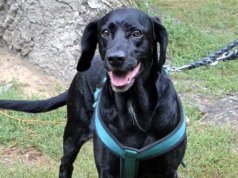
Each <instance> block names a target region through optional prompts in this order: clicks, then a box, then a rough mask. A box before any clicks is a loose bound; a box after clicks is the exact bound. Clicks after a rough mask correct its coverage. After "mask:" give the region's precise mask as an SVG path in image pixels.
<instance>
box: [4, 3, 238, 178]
mask: <svg viewBox="0 0 238 178" xmlns="http://www.w3.org/2000/svg"><path fill="white" fill-rule="evenodd" d="M139 7H140V8H141V9H143V10H144V11H146V12H148V13H150V14H151V15H160V16H161V15H162V21H163V22H164V25H165V27H166V28H167V30H168V33H169V48H168V49H169V52H168V55H169V58H170V59H171V61H170V62H171V64H172V65H174V66H181V65H184V64H187V63H189V62H193V61H196V60H198V59H200V58H202V57H205V56H207V55H208V54H210V53H211V52H213V51H216V50H218V49H220V48H221V47H222V46H224V45H226V44H227V43H229V42H231V41H233V40H235V39H236V38H237V35H238V21H237V20H236V19H237V16H238V11H237V9H238V3H237V2H236V0H226V1H225V0H219V1H217V0H204V1H198V0H186V1H185V0H166V1H164V0H149V1H141V0H140V3H139ZM158 9H159V11H158ZM171 77H172V78H173V81H174V83H175V86H176V88H177V91H178V92H179V93H182V94H186V95H188V97H186V98H185V99H184V101H183V103H184V105H185V110H186V115H187V117H188V118H189V119H190V120H191V122H190V125H189V127H188V149H187V153H186V157H185V162H186V164H187V168H185V169H184V168H180V169H179V174H180V176H181V177H189V178H193V177H194V178H195V177H206V178H215V177H216V178H218V177H222V178H223V177H224V178H235V177H237V175H238V170H237V167H238V150H237V145H238V138H237V137H236V135H238V129H237V128H236V127H231V126H230V125H224V126H216V125H213V126H207V125H206V124H204V123H202V122H201V121H200V119H201V118H202V113H201V112H200V111H199V108H198V104H196V102H195V101H194V99H193V97H192V96H193V95H194V94H196V95H198V94H199V95H203V96H205V97H209V98H214V99H217V98H219V97H223V96H226V95H227V94H231V93H236V94H237V93H238V85H237V78H238V62H237V60H236V61H231V62H221V63H219V64H218V65H217V66H214V67H201V68H199V69H194V70H191V71H186V72H182V73H171ZM21 93H22V91H21V87H18V86H17V85H14V87H13V89H11V90H10V91H9V92H4V93H1V95H0V98H9V99H21V98H24V99H25V96H23V95H22V94H21ZM4 113H7V114H8V116H6V115H2V114H0V146H3V147H4V148H6V149H7V148H18V149H19V150H24V149H26V148H29V147H33V148H34V149H35V150H37V151H40V152H41V153H42V154H43V155H44V159H43V163H42V162H37V164H31V163H29V162H24V161H22V160H17V159H13V162H11V163H9V162H8V161H4V160H5V159H3V158H4V156H6V155H5V154H6V153H4V152H3V151H1V150H0V158H1V161H0V170H1V171H0V178H5V177H13V178H31V177H36V178H38V177H39V178H40V177H41V178H42V177H46V178H51V177H56V175H57V174H58V166H59V163H60V158H61V156H62V135H63V129H64V123H62V122H64V121H65V120H66V114H65V113H66V109H65V108H62V109H59V110H57V111H52V112H49V113H45V114H24V113H17V112H11V111H4ZM26 120H28V121H29V122H26ZM33 120H34V121H33ZM42 121H44V122H45V123H43V122H42ZM50 122H55V123H50ZM0 148H1V147H0ZM12 156H13V157H14V156H16V157H17V155H14V154H13V155H12ZM23 156H24V155H23ZM74 177H80V178H96V177H97V175H96V169H95V166H94V158H93V152H92V143H91V142H88V143H87V144H86V145H84V147H83V148H82V151H81V152H80V154H79V156H78V158H77V160H76V162H75V171H74Z"/></svg>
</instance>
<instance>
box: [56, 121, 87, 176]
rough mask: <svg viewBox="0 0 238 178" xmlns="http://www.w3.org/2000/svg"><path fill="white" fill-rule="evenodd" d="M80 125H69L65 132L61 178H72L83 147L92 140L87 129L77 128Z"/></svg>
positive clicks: (73, 123) (72, 123)
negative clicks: (74, 164)
mask: <svg viewBox="0 0 238 178" xmlns="http://www.w3.org/2000/svg"><path fill="white" fill-rule="evenodd" d="M78 124H79V123H75V122H70V123H67V125H66V127H65V132H64V142H63V151H64V155H63V157H62V158H61V165H60V170H59V178H71V177H72V172H73V163H74V161H75V159H76V157H77V155H78V153H79V150H80V148H81V147H82V145H83V144H84V143H85V142H86V141H87V140H89V139H90V135H91V134H90V131H89V129H87V128H82V127H80V126H77V125H78Z"/></svg>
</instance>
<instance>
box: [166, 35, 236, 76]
mask: <svg viewBox="0 0 238 178" xmlns="http://www.w3.org/2000/svg"><path fill="white" fill-rule="evenodd" d="M236 46H238V39H236V40H235V41H233V42H231V43H229V44H228V45H226V46H224V47H223V48H222V49H220V50H218V51H216V52H214V53H212V54H210V55H209V56H207V57H205V58H202V59H200V60H199V61H196V62H192V63H190V64H187V65H184V66H182V67H171V66H165V70H167V71H171V72H181V71H185V70H191V69H194V68H197V67H201V66H207V65H216V64H217V63H218V62H219V61H230V60H234V59H237V58H238V48H237V49H233V48H235V47H236Z"/></svg>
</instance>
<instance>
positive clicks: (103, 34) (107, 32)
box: [101, 30, 110, 38]
mask: <svg viewBox="0 0 238 178" xmlns="http://www.w3.org/2000/svg"><path fill="white" fill-rule="evenodd" d="M101 35H102V37H103V38H107V37H109V36H110V33H109V31H108V30H103V31H102V34H101Z"/></svg>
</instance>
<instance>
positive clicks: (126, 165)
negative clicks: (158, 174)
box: [94, 80, 186, 178]
mask: <svg viewBox="0 0 238 178" xmlns="http://www.w3.org/2000/svg"><path fill="white" fill-rule="evenodd" d="M104 81H105V80H104ZM100 96H101V89H97V90H96V92H95V93H94V98H95V103H94V108H95V113H94V119H95V130H96V133H97V135H98V137H99V138H100V140H101V141H102V142H103V144H104V145H105V146H106V147H107V148H108V149H109V150H110V151H111V152H113V153H114V154H115V155H117V156H119V157H120V160H121V161H120V178H135V176H136V174H137V168H138V164H139V160H142V159H148V158H152V157H156V156H159V155H162V154H164V153H166V152H168V151H170V150H172V149H173V148H175V147H176V146H177V145H178V144H179V143H181V141H182V140H183V138H184V136H185V134H186V121H185V115H184V113H183V109H182V105H181V103H179V106H180V107H181V108H180V111H181V112H180V114H181V120H180V122H179V124H178V125H177V127H176V128H175V129H174V130H173V131H172V132H171V133H170V134H168V135H167V136H166V137H164V138H162V139H160V140H158V141H156V142H154V143H152V144H150V145H148V146H146V147H144V148H141V149H136V148H131V147H127V146H124V145H122V144H121V143H120V142H119V141H118V140H117V139H116V138H115V137H114V136H113V135H112V134H111V132H110V131H109V130H108V129H107V128H106V126H105V124H104V123H103V121H102V120H101V115H100V110H99V108H100ZM179 102H180V101H179Z"/></svg>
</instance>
